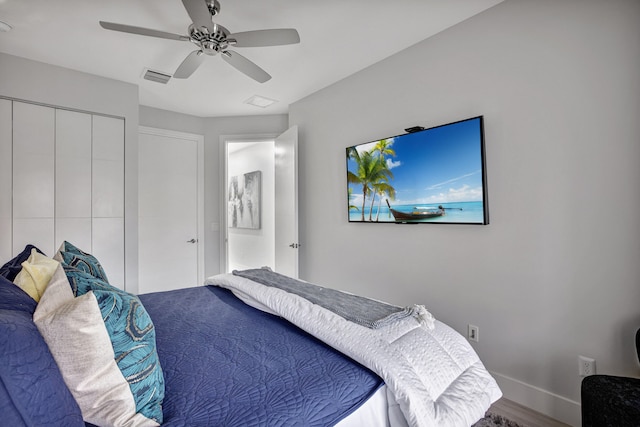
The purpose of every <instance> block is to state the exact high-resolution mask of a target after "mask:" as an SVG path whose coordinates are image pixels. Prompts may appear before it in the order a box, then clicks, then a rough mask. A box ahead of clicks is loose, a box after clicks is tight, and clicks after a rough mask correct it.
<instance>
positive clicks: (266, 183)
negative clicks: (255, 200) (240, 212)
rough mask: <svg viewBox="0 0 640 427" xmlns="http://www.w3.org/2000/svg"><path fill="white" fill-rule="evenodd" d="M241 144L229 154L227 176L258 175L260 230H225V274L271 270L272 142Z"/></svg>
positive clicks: (272, 232)
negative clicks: (259, 186) (257, 269)
mask: <svg viewBox="0 0 640 427" xmlns="http://www.w3.org/2000/svg"><path fill="white" fill-rule="evenodd" d="M236 144H241V145H243V146H244V147H243V148H242V149H240V150H237V151H233V152H232V153H229V156H228V157H229V159H228V161H227V167H228V172H227V176H229V177H232V176H239V175H243V174H245V173H248V172H253V171H260V172H261V199H260V206H261V208H260V209H261V214H260V215H261V217H260V228H259V229H257V230H253V229H245V228H229V229H228V234H227V236H228V256H229V270H231V271H232V270H234V269H238V270H241V269H247V268H260V267H263V266H269V267H271V268H272V269H275V156H274V152H273V150H274V143H273V141H265V142H256V143H241V142H238V143H232V144H231V145H236Z"/></svg>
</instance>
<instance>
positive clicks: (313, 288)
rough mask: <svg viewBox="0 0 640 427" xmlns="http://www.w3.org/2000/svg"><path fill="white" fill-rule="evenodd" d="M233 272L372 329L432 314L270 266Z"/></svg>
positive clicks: (420, 320) (421, 319)
mask: <svg viewBox="0 0 640 427" xmlns="http://www.w3.org/2000/svg"><path fill="white" fill-rule="evenodd" d="M233 274H234V275H236V276H240V277H244V278H245V279H249V280H253V281H254V282H258V283H261V284H263V285H265V286H270V287H274V288H278V289H282V290H283V291H286V292H289V293H292V294H296V295H298V296H300V297H303V298H306V299H307V300H309V301H311V302H312V303H314V304H317V305H319V306H321V307H323V308H325V309H327V310H330V311H332V312H334V313H335V314H337V315H339V316H341V317H343V318H344V319H346V320H348V321H350V322H353V323H356V324H358V325H361V326H365V327H367V328H369V329H379V328H383V327H385V326H387V325H390V324H391V323H393V322H396V321H398V320H400V319H404V318H407V317H410V316H411V317H415V318H416V320H417V321H418V322H420V323H423V322H425V321H426V320H427V319H424V315H425V313H426V314H427V315H428V313H427V311H426V309H425V308H424V307H422V306H416V305H414V306H410V307H404V308H403V307H397V306H395V305H390V304H386V303H383V302H380V301H375V300H372V299H369V298H364V297H360V296H357V295H352V294H348V293H345V292H341V291H338V290H335V289H329V288H323V287H322V286H317V285H314V284H311V283H307V282H302V281H300V280H296V279H293V278H291V277H288V276H284V275H282V274H278V273H276V272H274V271H272V270H271V269H270V268H268V267H263V268H256V269H251V270H242V271H238V270H234V271H233Z"/></svg>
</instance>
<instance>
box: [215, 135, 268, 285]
mask: <svg viewBox="0 0 640 427" xmlns="http://www.w3.org/2000/svg"><path fill="white" fill-rule="evenodd" d="M278 135H280V134H279V133H264V134H263V133H261V134H248V135H220V138H219V141H220V152H221V153H220V163H221V167H220V180H219V181H220V195H221V196H222V197H221V203H220V222H221V224H220V225H221V230H220V231H221V233H220V237H221V238H220V269H221V271H220V272H221V273H228V272H229V271H228V270H229V253H228V252H229V227H228V224H229V219H228V214H229V212H228V209H227V200H228V198H229V194H228V192H229V177H228V176H227V175H228V173H227V171H228V170H229V165H228V162H229V144H233V143H243V142H257V143H260V142H269V141H273V140H275V139H276V138H277V137H278Z"/></svg>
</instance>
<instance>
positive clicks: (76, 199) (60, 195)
mask: <svg viewBox="0 0 640 427" xmlns="http://www.w3.org/2000/svg"><path fill="white" fill-rule="evenodd" d="M124 142H125V139H124V120H123V119H121V118H115V117H106V116H101V115H96V114H91V113H83V112H78V111H69V110H64V109H60V108H55V107H46V106H41V105H35V104H29V103H26V102H20V101H11V100H2V99H0V233H1V236H2V237H1V238H0V260H2V262H6V261H8V260H9V259H11V258H12V257H13V256H15V255H16V254H17V253H19V252H21V251H22V250H23V249H24V247H25V245H27V244H29V243H31V244H34V245H36V246H37V247H38V248H40V249H41V250H42V251H44V252H45V253H46V254H47V255H49V256H53V255H54V254H55V253H56V251H57V250H58V248H59V247H60V244H61V243H62V242H63V241H64V240H68V241H69V242H71V243H73V244H74V245H76V246H78V247H79V248H81V249H83V250H86V251H87V252H91V253H92V254H94V255H95V256H96V257H97V258H98V259H99V260H100V262H101V263H102V264H103V267H104V269H105V271H106V272H107V276H108V278H109V281H110V282H111V284H112V285H114V286H118V287H120V288H123V289H124V287H125V271H124V259H125V258H124Z"/></svg>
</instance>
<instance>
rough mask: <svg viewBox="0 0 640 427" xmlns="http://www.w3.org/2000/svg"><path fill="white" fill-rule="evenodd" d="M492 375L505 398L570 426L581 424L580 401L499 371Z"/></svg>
mask: <svg viewBox="0 0 640 427" xmlns="http://www.w3.org/2000/svg"><path fill="white" fill-rule="evenodd" d="M491 375H493V377H494V378H495V380H496V382H497V383H498V385H499V386H500V389H501V390H502V394H503V395H504V397H505V398H507V399H509V400H511V401H513V402H516V403H519V404H520V405H523V406H526V407H528V408H531V409H533V410H534V411H536V412H540V413H541V414H544V415H546V416H548V417H551V418H554V419H556V420H558V421H560V422H563V423H565V424H569V425H570V426H574V427H579V426H580V425H581V423H582V421H581V410H580V403H579V402H576V401H573V400H571V399H567V398H566V397H563V396H559V395H557V394H554V393H551V392H549V391H547V390H543V389H541V388H539V387H535V386H532V385H530V384H527V383H524V382H522V381H520V380H516V379H515V378H510V377H508V376H506V375H502V374H499V373H497V372H491Z"/></svg>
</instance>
